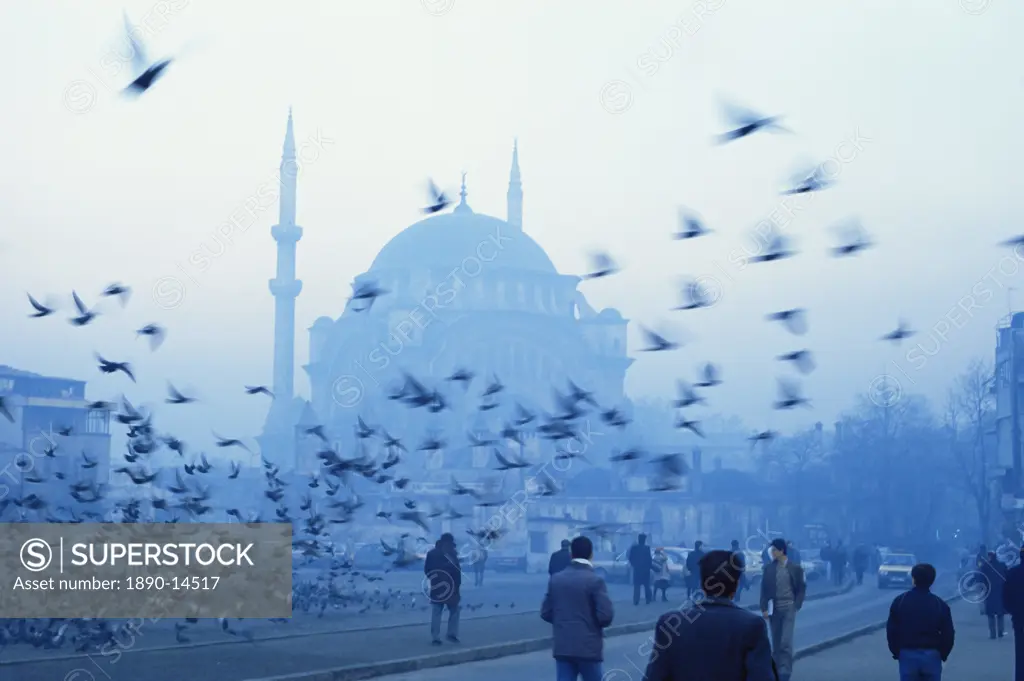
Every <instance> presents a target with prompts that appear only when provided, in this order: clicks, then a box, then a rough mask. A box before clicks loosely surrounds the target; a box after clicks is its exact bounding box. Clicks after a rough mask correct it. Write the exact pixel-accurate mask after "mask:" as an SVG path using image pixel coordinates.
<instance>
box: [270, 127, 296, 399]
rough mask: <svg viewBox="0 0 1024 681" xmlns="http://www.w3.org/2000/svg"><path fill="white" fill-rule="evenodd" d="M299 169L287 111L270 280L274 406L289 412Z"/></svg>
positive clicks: (291, 377) (293, 385)
mask: <svg viewBox="0 0 1024 681" xmlns="http://www.w3.org/2000/svg"><path fill="white" fill-rule="evenodd" d="M298 174H299V166H298V164H297V163H296V161H295V133H294V131H293V130H292V110H291V107H289V108H288V128H287V130H286V131H285V134H284V152H283V153H282V154H281V174H280V180H281V194H280V197H279V198H278V203H279V204H280V211H279V213H278V220H277V224H276V225H274V226H273V227H272V228H271V230H270V233H271V234H272V235H273V236H274V241H276V242H277V276H276V277H274V278H273V279H271V280H270V293H271V294H272V295H273V296H274V402H275V403H276V404H275V405H274V406H275V407H277V408H284V409H287V408H288V406H289V405H290V404H291V401H292V397H293V396H294V394H295V299H296V298H297V297H298V295H299V292H300V291H302V282H301V281H299V280H298V279H296V278H295V244H296V243H297V242H298V241H299V239H301V238H302V228H301V227H299V226H298V225H296V224H295V184H296V182H295V180H296V177H297V176H298Z"/></svg>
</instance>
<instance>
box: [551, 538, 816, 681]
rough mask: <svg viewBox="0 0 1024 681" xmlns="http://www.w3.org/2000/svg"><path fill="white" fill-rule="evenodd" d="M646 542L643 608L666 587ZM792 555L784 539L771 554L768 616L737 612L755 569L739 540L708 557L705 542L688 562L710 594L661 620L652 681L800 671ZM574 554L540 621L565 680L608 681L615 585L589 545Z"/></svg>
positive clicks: (744, 679)
mask: <svg viewBox="0 0 1024 681" xmlns="http://www.w3.org/2000/svg"><path fill="white" fill-rule="evenodd" d="M646 540H647V537H646V536H644V535H640V536H639V537H638V538H637V543H636V544H635V545H634V546H633V547H632V548H631V549H630V551H629V561H630V565H631V567H632V569H633V574H634V582H633V586H634V602H635V603H639V593H640V589H642V588H643V589H644V590H645V595H646V596H647V602H648V603H649V602H651V600H652V597H651V596H652V594H651V593H650V590H649V587H648V586H647V585H649V583H650V581H651V577H652V576H653V577H655V580H654V583H655V584H660V583H661V582H662V581H663V579H662V576H663V575H664V573H662V572H659V569H658V567H657V566H658V563H659V562H660V558H658V552H657V551H655V552H653V553H652V551H651V548H650V546H648V545H647V541H646ZM786 550H787V547H786V543H785V542H784V541H782V540H781V539H778V540H775V541H774V542H772V545H771V547H770V549H769V551H770V553H771V556H772V563H771V564H770V565H769V566H767V567H766V569H765V572H764V579H763V580H762V583H761V616H760V617H759V616H758V615H757V614H756V613H754V612H751V611H748V610H745V609H743V608H740V607H739V606H738V605H737V604H736V595H737V593H738V592H739V590H740V588H741V586H742V584H743V582H744V571H745V568H746V560H745V557H744V556H743V552H742V551H740V550H739V542H733V550H729V551H725V550H712V551H708V552H706V553H705V552H704V551H703V548H702V546H701V545H700V543H699V542H698V543H697V545H695V547H694V550H693V551H692V552H690V554H689V556H688V560H687V562H688V563H689V562H690V560H689V559H690V558H692V560H693V564H692V567H693V570H692V571H691V572H692V573H693V574H694V575H695V582H694V584H695V589H694V595H696V592H698V591H699V592H700V593H701V594H702V596H700V597H696V598H693V599H688V600H687V603H686V604H685V605H684V606H683V608H681V609H680V610H678V611H676V610H673V611H669V612H668V613H666V614H664V615H662V616H661V618H660V619H659V620H658V622H657V625H656V626H655V629H654V646H653V648H652V652H651V658H650V661H649V663H648V666H647V670H646V675H645V678H646V681H685V680H686V679H694V680H704V679H715V680H716V681H733V680H736V681H776V680H779V681H788V679H789V678H790V675H791V674H792V669H793V629H794V626H795V623H796V614H797V612H798V611H799V610H800V608H801V607H802V606H803V602H804V595H805V593H806V583H805V581H804V574H803V570H802V568H801V567H800V564H799V563H796V562H792V561H789V560H788V559H787V556H786ZM568 551H569V561H568V563H567V564H566V563H565V558H564V556H559V557H558V558H557V560H555V557H554V556H553V557H552V564H551V565H550V571H551V572H552V574H551V578H550V580H549V583H548V590H547V593H546V594H545V596H544V602H543V605H542V606H541V618H542V619H544V621H546V622H549V623H551V626H552V632H553V649H552V653H553V656H554V658H555V668H556V678H557V679H558V681H576V679H578V678H582V680H583V681H600V679H601V678H602V676H603V649H604V636H603V631H604V629H606V628H607V627H609V626H611V623H612V621H613V619H614V617H615V609H614V607H613V605H612V601H611V598H609V596H608V587H607V585H606V584H605V582H604V580H603V579H602V578H601V576H600V575H598V574H597V573H596V572H595V571H594V568H593V563H592V562H591V561H592V558H593V554H594V546H593V543H592V542H591V541H590V539H588V538H587V537H576V538H575V539H573V540H572V542H569V546H568ZM658 588H659V589H661V588H663V587H660V586H659V587H658ZM697 614H699V616H696V615H697ZM765 621H767V622H768V626H767V627H766V626H765ZM769 631H770V632H771V638H770V640H769Z"/></svg>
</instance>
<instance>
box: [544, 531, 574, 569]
mask: <svg viewBox="0 0 1024 681" xmlns="http://www.w3.org/2000/svg"><path fill="white" fill-rule="evenodd" d="M571 562H572V555H570V553H569V540H568V539H563V540H562V548H560V549H559V550H557V551H555V552H554V553H552V554H551V560H549V561H548V575H549V576H550V575H553V574H555V573H556V572H561V571H562V570H564V569H565V568H567V567H569V563H571Z"/></svg>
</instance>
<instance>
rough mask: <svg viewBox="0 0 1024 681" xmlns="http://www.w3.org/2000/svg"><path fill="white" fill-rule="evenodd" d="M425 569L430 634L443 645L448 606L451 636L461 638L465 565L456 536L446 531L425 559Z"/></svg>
mask: <svg viewBox="0 0 1024 681" xmlns="http://www.w3.org/2000/svg"><path fill="white" fill-rule="evenodd" d="M423 573H424V574H425V575H426V576H427V581H428V582H429V586H430V593H429V596H430V603H431V615H430V635H431V638H432V642H433V644H434V645H435V646H439V645H441V615H442V614H443V613H444V610H445V608H447V609H448V640H449V641H451V642H452V643H458V642H459V600H460V594H459V591H460V589H461V587H462V568H461V567H460V566H459V554H458V552H457V551H456V550H455V537H453V536H452V534H451V533H450V532H445V533H444V534H442V535H441V538H440V539H438V540H437V543H436V544H434V548H432V549H431V550H430V551H429V552H427V557H426V560H424V561H423Z"/></svg>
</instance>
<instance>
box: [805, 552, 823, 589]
mask: <svg viewBox="0 0 1024 681" xmlns="http://www.w3.org/2000/svg"><path fill="white" fill-rule="evenodd" d="M800 567H802V568H803V569H804V579H806V580H807V581H808V582H813V581H815V580H818V579H824V578H825V576H826V575H828V564H826V563H825V561H823V560H822V559H821V549H805V550H803V551H801V552H800Z"/></svg>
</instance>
